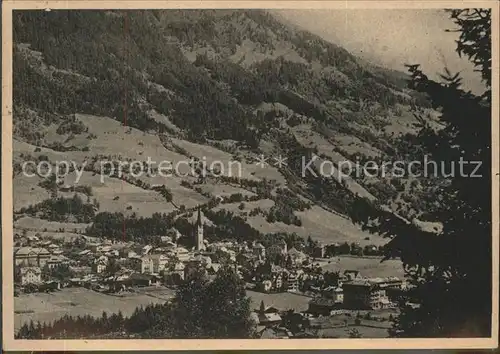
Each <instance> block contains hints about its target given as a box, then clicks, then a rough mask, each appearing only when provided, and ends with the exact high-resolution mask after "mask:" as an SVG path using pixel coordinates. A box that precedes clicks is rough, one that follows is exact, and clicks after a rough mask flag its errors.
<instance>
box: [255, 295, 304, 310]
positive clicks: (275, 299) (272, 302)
mask: <svg viewBox="0 0 500 354" xmlns="http://www.w3.org/2000/svg"><path fill="white" fill-rule="evenodd" d="M247 295H248V296H249V297H250V298H251V299H252V303H251V304H250V308H251V309H252V310H257V309H259V307H260V302H261V301H264V305H266V306H272V307H276V308H277V309H279V310H289V309H294V310H295V311H297V312H299V311H305V310H307V308H308V304H309V301H311V298H310V297H308V296H305V295H300V294H293V293H277V294H266V293H259V292H257V291H252V290H247Z"/></svg>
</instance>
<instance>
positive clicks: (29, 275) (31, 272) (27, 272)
mask: <svg viewBox="0 0 500 354" xmlns="http://www.w3.org/2000/svg"><path fill="white" fill-rule="evenodd" d="M20 281H21V285H26V284H40V283H41V282H42V271H41V270H40V268H39V267H24V268H21V270H20Z"/></svg>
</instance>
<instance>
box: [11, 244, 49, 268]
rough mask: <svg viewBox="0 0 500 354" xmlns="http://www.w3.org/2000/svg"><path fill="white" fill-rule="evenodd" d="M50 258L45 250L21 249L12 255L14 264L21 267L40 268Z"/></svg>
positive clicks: (34, 248)
mask: <svg viewBox="0 0 500 354" xmlns="http://www.w3.org/2000/svg"><path fill="white" fill-rule="evenodd" d="M49 258H50V252H49V251H47V250H46V249H45V248H36V247H21V248H20V249H18V250H17V252H16V253H15V255H14V262H15V265H17V266H22V267H40V268H42V267H43V266H44V265H45V263H46V262H47V260H48V259H49Z"/></svg>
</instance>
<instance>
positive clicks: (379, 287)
mask: <svg viewBox="0 0 500 354" xmlns="http://www.w3.org/2000/svg"><path fill="white" fill-rule="evenodd" d="M400 283H401V281H399V280H398V281H396V280H395V279H391V280H389V279H383V278H375V279H365V280H353V281H351V282H347V283H344V285H343V289H344V305H345V307H346V308H349V309H383V308H390V307H393V306H394V304H393V303H392V302H391V301H390V300H389V297H388V294H387V289H388V288H398V287H399V286H400Z"/></svg>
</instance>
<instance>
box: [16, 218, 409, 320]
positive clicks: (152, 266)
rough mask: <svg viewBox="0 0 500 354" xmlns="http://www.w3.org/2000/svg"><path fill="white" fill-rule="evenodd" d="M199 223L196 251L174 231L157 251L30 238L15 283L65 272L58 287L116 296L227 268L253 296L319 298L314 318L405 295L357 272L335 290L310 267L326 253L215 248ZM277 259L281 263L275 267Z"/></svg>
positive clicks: (396, 285)
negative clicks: (305, 295) (276, 294)
mask: <svg viewBox="0 0 500 354" xmlns="http://www.w3.org/2000/svg"><path fill="white" fill-rule="evenodd" d="M192 222H193V223H194V224H195V228H194V235H192V237H193V241H194V242H193V243H194V247H193V248H192V249H187V248H185V247H183V246H181V245H180V244H179V242H178V240H179V239H180V238H181V237H183V236H182V235H181V234H180V233H179V232H178V231H177V230H175V229H172V230H171V231H170V232H169V233H168V234H167V235H166V236H161V237H159V242H158V243H157V245H156V246H155V247H153V246H150V245H146V246H144V245H138V244H135V243H125V242H111V241H106V240H104V241H98V240H96V239H92V238H88V237H86V236H80V238H79V239H76V240H73V241H72V243H71V244H69V245H66V246H65V245H63V244H62V243H55V241H50V240H40V239H39V238H38V237H36V236H29V237H27V238H26V239H23V240H21V241H20V240H18V242H17V244H18V247H15V249H14V261H15V266H16V267H15V269H16V273H15V282H16V284H17V285H18V287H19V286H20V287H21V289H22V287H27V286H33V285H43V284H45V283H47V282H54V281H56V280H57V279H54V278H53V276H54V274H52V273H53V271H54V270H57V268H58V267H60V266H66V268H67V269H69V273H70V274H71V277H70V278H68V277H66V278H65V279H64V280H62V279H58V281H59V283H60V284H59V285H58V287H60V286H85V287H89V288H92V289H94V290H101V291H109V292H116V291H121V290H125V289H127V288H129V287H134V286H149V285H154V284H163V285H167V286H175V285H179V284H181V283H182V282H183V281H184V280H185V279H187V278H188V277H189V276H190V274H192V273H193V272H195V271H196V272H200V271H203V272H205V274H206V275H207V276H209V277H214V276H215V274H216V273H217V272H218V270H219V269H220V267H221V265H222V264H231V265H232V266H234V269H235V270H237V272H238V274H239V275H240V277H241V278H242V279H244V280H245V282H246V283H247V287H248V288H252V289H254V290H257V291H261V292H267V293H269V292H306V291H309V292H311V291H312V292H313V293H314V295H315V297H314V298H313V299H312V300H311V303H310V310H311V312H314V313H318V314H326V313H332V312H334V311H338V310H339V309H381V308H388V307H392V306H394V297H395V296H397V294H398V291H400V290H401V289H402V288H403V282H402V281H401V280H399V279H397V278H385V279H381V278H378V279H365V278H363V277H361V275H360V274H359V272H357V271H346V272H344V273H343V274H341V275H340V276H339V278H338V279H337V281H336V282H335V283H327V282H325V279H324V274H323V272H322V270H321V268H320V267H319V266H317V265H316V266H315V265H314V264H313V263H312V262H309V261H308V260H309V259H310V258H311V257H314V258H321V257H323V256H324V247H323V246H321V245H317V246H316V247H315V249H314V250H309V251H308V254H307V255H306V254H305V253H304V252H302V251H300V250H298V249H296V248H294V247H291V248H288V246H287V243H286V242H285V241H279V242H277V243H276V244H273V245H270V246H268V247H265V246H264V245H262V244H261V243H258V242H254V243H253V244H246V243H244V244H239V243H236V242H214V243H209V242H207V240H205V239H204V225H206V224H207V223H209V222H210V221H209V220H208V219H207V218H205V217H204V216H203V215H202V212H201V210H198V213H197V215H196V218H195V219H194V220H193V221H192ZM277 259H278V260H281V261H279V262H276V260H277ZM271 260H272V261H271ZM44 273H47V274H44ZM51 277H52V278H51Z"/></svg>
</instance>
